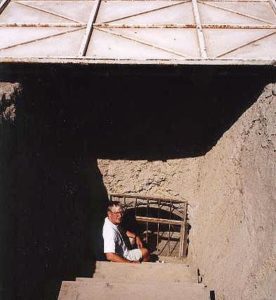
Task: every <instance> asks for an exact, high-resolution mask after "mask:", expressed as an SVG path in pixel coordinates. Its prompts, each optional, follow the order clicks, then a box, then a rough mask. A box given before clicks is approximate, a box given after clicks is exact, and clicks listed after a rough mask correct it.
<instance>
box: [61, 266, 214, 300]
mask: <svg viewBox="0 0 276 300" xmlns="http://www.w3.org/2000/svg"><path fill="white" fill-rule="evenodd" d="M91 299H95V300H105V299H106V300H107V299H108V300H110V299H112V300H127V299H131V300H136V299H137V300H138V299H139V300H140V299H143V300H152V299H158V300H168V299H174V300H178V299H182V300H185V299H187V300H203V299H204V300H207V299H209V291H208V290H207V288H206V287H204V285H203V284H199V283H198V278H197V276H196V271H195V270H192V269H191V268H190V267H189V265H187V264H185V263H173V262H168V263H166V262H165V263H142V264H125V263H112V262H102V261H101V262H100V261H98V262H96V268H95V273H94V274H93V278H76V281H63V282H62V285H61V289H60V292H59V297H58V300H91Z"/></svg>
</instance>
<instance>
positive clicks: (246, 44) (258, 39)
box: [216, 32, 276, 58]
mask: <svg viewBox="0 0 276 300" xmlns="http://www.w3.org/2000/svg"><path fill="white" fill-rule="evenodd" d="M275 33H276V32H272V33H269V34H267V35H265V36H262V37H260V38H257V39H255V40H253V41H250V42H248V43H245V44H243V45H241V46H239V47H236V48H234V49H231V50H229V51H227V52H224V53H222V54H220V55H218V56H216V58H220V57H222V56H224V55H226V54H229V53H232V52H234V51H236V50H238V49H241V48H243V47H245V46H248V45H250V44H253V43H255V42H257V41H260V40H262V39H265V38H267V37H269V36H271V35H273V34H275Z"/></svg>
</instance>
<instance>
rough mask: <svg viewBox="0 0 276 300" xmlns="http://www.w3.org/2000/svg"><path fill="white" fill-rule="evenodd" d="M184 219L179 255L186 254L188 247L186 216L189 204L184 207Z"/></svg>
mask: <svg viewBox="0 0 276 300" xmlns="http://www.w3.org/2000/svg"><path fill="white" fill-rule="evenodd" d="M184 216H185V217H184V219H183V223H182V225H181V228H180V244H179V257H182V256H184V254H185V253H186V249H187V233H186V216H187V204H185V208H184Z"/></svg>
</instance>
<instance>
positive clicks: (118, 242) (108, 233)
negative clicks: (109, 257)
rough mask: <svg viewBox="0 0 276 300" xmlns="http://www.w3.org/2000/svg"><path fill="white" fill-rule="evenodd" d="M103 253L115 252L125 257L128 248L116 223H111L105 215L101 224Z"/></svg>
mask: <svg viewBox="0 0 276 300" xmlns="http://www.w3.org/2000/svg"><path fill="white" fill-rule="evenodd" d="M103 239H104V253H116V254H118V255H120V256H123V257H127V256H128V252H129V251H128V249H127V246H126V244H125V242H124V240H123V237H122V235H121V233H120V231H119V229H118V225H115V224H113V223H112V222H111V221H110V220H109V219H108V218H107V217H106V218H105V220H104V226H103Z"/></svg>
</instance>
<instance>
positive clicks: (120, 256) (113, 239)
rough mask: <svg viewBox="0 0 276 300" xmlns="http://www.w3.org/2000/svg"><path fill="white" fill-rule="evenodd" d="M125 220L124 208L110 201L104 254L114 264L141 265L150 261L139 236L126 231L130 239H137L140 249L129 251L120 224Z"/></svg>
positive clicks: (118, 203)
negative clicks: (140, 263)
mask: <svg viewBox="0 0 276 300" xmlns="http://www.w3.org/2000/svg"><path fill="white" fill-rule="evenodd" d="M122 218H123V208H122V206H121V204H120V202H118V201H110V202H109V204H108V207H107V217H106V218H105V222H104V226H103V239H104V253H105V256H106V258H107V260H109V261H112V262H124V263H139V262H142V261H148V260H149V251H148V249H146V248H144V247H143V243H142V241H141V239H140V237H139V236H138V235H136V234H135V233H133V232H130V231H126V235H127V237H128V238H132V239H135V241H136V245H137V247H138V249H132V250H129V249H128V248H127V246H126V243H125V242H124V239H123V236H122V233H121V231H122V230H121V228H120V224H121V222H122Z"/></svg>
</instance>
